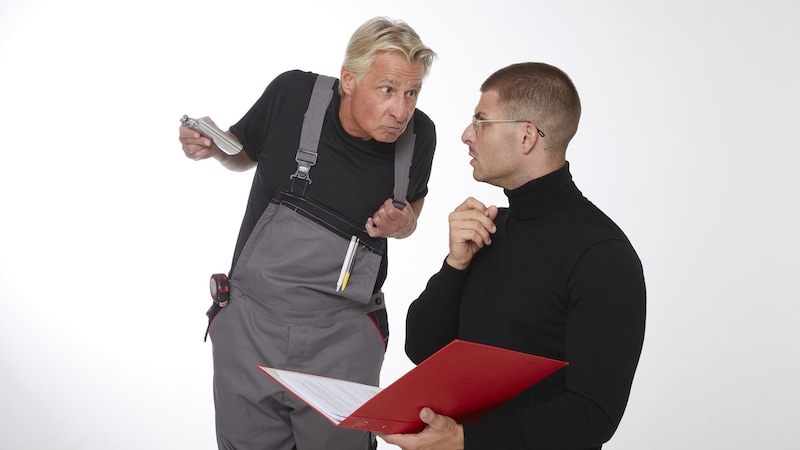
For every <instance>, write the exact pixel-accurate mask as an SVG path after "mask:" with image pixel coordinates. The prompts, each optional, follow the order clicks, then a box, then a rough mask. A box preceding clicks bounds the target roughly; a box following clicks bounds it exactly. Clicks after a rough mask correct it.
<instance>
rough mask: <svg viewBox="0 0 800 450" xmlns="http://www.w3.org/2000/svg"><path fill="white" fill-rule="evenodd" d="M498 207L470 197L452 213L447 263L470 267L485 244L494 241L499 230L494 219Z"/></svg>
mask: <svg viewBox="0 0 800 450" xmlns="http://www.w3.org/2000/svg"><path fill="white" fill-rule="evenodd" d="M496 217H497V207H496V206H489V207H487V206H486V205H484V204H483V203H481V202H480V201H478V200H476V199H474V198H472V197H469V198H468V199H466V200H465V201H464V203H462V204H461V205H459V206H458V207H457V208H456V209H455V211H453V212H451V213H450V216H449V222H450V254H449V255H447V264H448V265H450V266H451V267H453V268H454V269H458V270H464V269H466V268H467V267H469V263H470V262H471V261H472V257H473V256H475V254H476V253H478V251H479V250H480V249H482V248H483V246H485V245H490V244H491V243H492V236H491V235H492V234H494V233H495V232H496V231H497V227H496V226H495V225H494V219H495V218H496Z"/></svg>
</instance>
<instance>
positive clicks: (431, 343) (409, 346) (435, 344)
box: [406, 263, 467, 364]
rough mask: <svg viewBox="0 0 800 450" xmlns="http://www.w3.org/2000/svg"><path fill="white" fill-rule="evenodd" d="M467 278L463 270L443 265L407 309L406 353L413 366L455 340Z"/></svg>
mask: <svg viewBox="0 0 800 450" xmlns="http://www.w3.org/2000/svg"><path fill="white" fill-rule="evenodd" d="M466 277H467V271H466V270H456V269H454V268H452V267H450V266H449V265H447V263H445V264H444V265H443V266H442V269H441V270H440V271H439V273H437V274H435V275H434V276H433V277H431V279H430V280H428V285H427V286H426V287H425V290H424V291H423V292H422V294H420V296H419V298H417V299H416V300H414V302H413V303H412V304H411V306H409V308H408V315H407V317H406V354H407V355H408V357H409V358H410V359H411V361H413V362H414V363H415V364H419V363H420V362H422V361H423V360H424V359H426V358H427V357H429V356H430V355H432V354H434V353H435V352H436V351H437V350H439V349H440V348H442V347H444V346H445V345H447V344H449V343H450V342H451V341H452V340H453V339H455V338H456V337H457V335H458V316H459V312H458V310H459V305H460V304H461V292H462V290H463V287H464V281H465V280H466Z"/></svg>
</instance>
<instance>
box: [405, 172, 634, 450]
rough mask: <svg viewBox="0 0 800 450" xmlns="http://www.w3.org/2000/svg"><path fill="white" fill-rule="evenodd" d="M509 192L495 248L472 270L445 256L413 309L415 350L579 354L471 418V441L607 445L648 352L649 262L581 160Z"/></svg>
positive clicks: (409, 334) (480, 445)
mask: <svg viewBox="0 0 800 450" xmlns="http://www.w3.org/2000/svg"><path fill="white" fill-rule="evenodd" d="M505 194H506V196H507V197H508V201H509V207H508V208H501V209H500V211H499V213H498V215H497V218H496V219H495V224H496V225H497V232H496V233H495V234H494V235H493V236H492V244H491V245H489V246H486V247H484V248H483V249H482V250H481V251H479V252H478V253H477V255H476V256H475V258H474V259H473V260H472V263H471V264H470V267H469V268H468V269H466V270H463V271H462V270H456V269H454V268H452V267H450V266H448V265H447V264H446V263H445V264H444V266H443V267H442V269H441V270H440V271H439V273H437V274H436V275H434V276H433V277H432V278H431V279H430V281H429V282H428V285H427V287H426V289H425V291H424V292H423V293H422V294H421V295H420V297H419V298H418V299H417V300H415V301H414V302H413V304H412V305H411V306H410V308H409V311H408V320H407V331H406V353H407V354H408V356H409V357H410V358H411V360H412V361H414V362H415V363H419V362H421V361H422V360H424V359H425V358H427V357H428V356H430V355H431V354H433V353H434V352H435V351H436V350H438V349H440V348H441V347H442V346H444V345H445V344H447V343H448V342H450V341H452V340H453V339H455V338H458V339H462V340H466V341H473V342H479V343H483V344H489V345H494V346H498V347H504V348H509V349H512V350H517V351H521V352H526V353H531V354H535V355H540V356H545V357H549V358H555V359H561V360H564V361H567V362H568V363H569V365H568V366H567V367H565V368H563V369H560V370H559V371H557V372H556V373H554V374H553V375H550V376H549V377H547V378H545V379H544V380H543V381H541V382H539V383H538V384H537V385H535V386H533V387H532V388H531V389H529V390H527V391H526V392H524V393H522V394H521V395H519V396H518V397H517V398H515V399H513V400H511V401H509V402H508V403H506V404H504V405H502V406H500V407H498V408H497V409H495V410H494V411H492V412H491V413H490V414H488V415H487V416H486V417H484V418H483V419H481V420H480V421H479V422H477V423H475V424H465V425H464V434H465V444H466V449H467V450H471V449H492V450H495V449H548V450H549V449H576V450H577V449H599V448H600V447H601V445H602V444H603V443H604V442H606V441H608V440H609V439H610V438H611V436H612V435H613V433H614V431H615V430H616V428H617V426H618V425H619V422H620V420H621V419H622V414H623V411H624V410H625V405H626V404H627V401H628V395H629V393H630V388H631V383H632V380H633V375H634V372H635V370H636V365H637V364H638V361H639V355H640V353H641V349H642V342H643V339H644V324H645V283H644V276H643V273H642V266H641V262H640V261H639V258H638V256H637V255H636V252H635V251H634V249H633V247H632V246H631V244H630V242H629V241H628V239H627V238H626V236H625V234H624V233H623V232H622V230H620V229H619V227H617V226H616V225H615V224H614V222H613V221H612V220H611V219H609V218H608V217H607V216H606V215H605V214H604V213H603V212H602V211H600V210H599V209H598V208H597V207H596V206H594V205H593V204H592V203H591V202H589V200H587V199H586V198H585V197H584V196H583V195H582V194H581V192H580V191H579V190H578V188H577V187H576V186H575V184H574V183H573V181H572V175H571V174H570V172H569V164H566V165H565V166H564V167H562V168H561V169H559V170H557V171H556V172H553V173H550V174H548V175H546V176H544V177H541V178H538V179H536V180H533V181H530V182H529V183H527V184H525V185H523V186H521V187H520V188H518V189H515V190H512V191H505ZM475 369H476V370H503V368H502V367H494V368H484V367H481V368H475Z"/></svg>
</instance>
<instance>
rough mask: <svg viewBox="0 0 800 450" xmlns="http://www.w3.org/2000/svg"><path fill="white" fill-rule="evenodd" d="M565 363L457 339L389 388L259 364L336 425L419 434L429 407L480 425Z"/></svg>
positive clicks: (386, 432) (387, 432)
mask: <svg viewBox="0 0 800 450" xmlns="http://www.w3.org/2000/svg"><path fill="white" fill-rule="evenodd" d="M566 365H567V363H566V362H564V361H558V360H554V359H549V358H544V357H541V356H535V355H529V354H527V353H520V352H516V351H513V350H508V349H503V348H498V347H492V346H489V345H484V344H477V343H474V342H466V341H461V340H454V341H453V342H451V343H450V344H448V345H446V346H445V347H444V348H442V349H441V350H439V351H438V352H436V353H434V354H433V355H431V357H430V358H428V359H426V360H425V361H423V362H422V363H420V364H419V365H418V366H417V367H415V368H414V369H412V370H411V371H409V372H408V373H406V374H405V375H403V376H402V377H400V378H399V379H398V380H397V381H395V382H394V383H392V384H390V385H389V386H387V387H386V388H383V389H381V388H379V387H375V386H369V385H365V384H360V383H353V382H350V381H345V380H337V379H333V378H328V377H321V376H317V375H310V374H304V373H299V372H292V371H286V370H280V369H274V368H270V367H264V366H261V365H259V366H258V368H259V369H261V370H262V371H263V372H264V373H265V374H267V375H268V376H270V377H271V378H272V379H273V380H275V381H276V382H278V383H279V384H281V385H282V386H283V387H284V388H286V390H288V391H290V392H292V393H293V394H295V395H296V396H297V397H299V398H300V399H301V400H303V401H304V402H305V403H307V404H308V405H309V406H311V407H312V408H314V409H315V410H316V411H317V412H319V413H320V414H322V415H323V416H324V417H326V418H327V419H328V420H329V421H330V422H331V423H333V424H334V425H336V426H339V427H344V428H355V429H361V430H368V431H374V432H378V433H385V434H395V433H415V432H419V431H421V430H422V429H423V428H424V427H425V424H424V423H423V422H422V420H420V418H419V411H420V410H421V409H422V408H423V407H426V406H427V407H430V408H431V409H433V410H434V411H436V412H437V413H438V414H443V415H446V416H449V417H452V418H454V419H455V420H456V421H457V422H459V423H471V422H475V421H477V420H478V419H480V418H481V417H483V416H484V415H485V414H486V413H488V412H489V411H490V410H492V409H494V408H495V407H497V406H499V405H500V404H502V403H505V402H506V401H508V400H510V399H512V398H513V397H515V396H517V395H519V394H520V393H521V392H523V391H524V390H526V389H528V388H529V387H531V386H533V385H534V384H536V383H538V382H539V381H541V380H542V379H543V378H545V377H546V376H548V375H550V374H551V373H553V372H555V371H556V370H558V369H560V368H562V367H564V366H566Z"/></svg>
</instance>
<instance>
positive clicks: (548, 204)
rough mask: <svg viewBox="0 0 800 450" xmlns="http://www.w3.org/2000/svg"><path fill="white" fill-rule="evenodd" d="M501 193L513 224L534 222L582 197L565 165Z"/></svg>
mask: <svg viewBox="0 0 800 450" xmlns="http://www.w3.org/2000/svg"><path fill="white" fill-rule="evenodd" d="M503 192H504V193H505V194H506V197H508V205H509V206H508V209H509V212H510V213H511V217H513V218H514V219H517V220H530V219H536V218H538V217H541V216H544V215H546V214H549V213H551V212H553V211H556V210H559V209H561V208H563V207H564V206H566V205H568V204H570V203H572V202H574V201H576V200H579V199H581V198H582V197H583V195H582V194H581V191H579V190H578V187H577V186H575V183H574V182H573V181H572V174H571V173H570V171H569V162H567V163H566V164H564V166H563V167H561V168H560V169H558V170H556V171H555V172H551V173H549V174H547V175H545V176H543V177H540V178H537V179H535V180H531V181H529V182H527V183H525V184H523V185H522V186H520V187H518V188H516V189H513V190H510V191H509V190H505V189H504V190H503Z"/></svg>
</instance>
